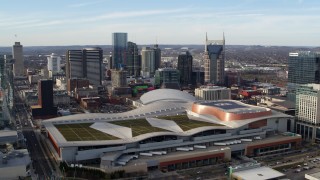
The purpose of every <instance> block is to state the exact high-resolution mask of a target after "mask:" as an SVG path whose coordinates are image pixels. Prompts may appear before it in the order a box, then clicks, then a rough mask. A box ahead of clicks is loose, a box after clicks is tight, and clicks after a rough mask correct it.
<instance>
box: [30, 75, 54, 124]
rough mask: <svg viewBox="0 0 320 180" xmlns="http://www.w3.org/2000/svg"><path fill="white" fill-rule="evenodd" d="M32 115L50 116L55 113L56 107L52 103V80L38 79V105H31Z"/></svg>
mask: <svg viewBox="0 0 320 180" xmlns="http://www.w3.org/2000/svg"><path fill="white" fill-rule="evenodd" d="M31 109H32V116H33V117H39V118H51V117H53V116H56V115H57V107H55V106H54V104H53V81H52V80H39V81H38V105H35V106H31Z"/></svg>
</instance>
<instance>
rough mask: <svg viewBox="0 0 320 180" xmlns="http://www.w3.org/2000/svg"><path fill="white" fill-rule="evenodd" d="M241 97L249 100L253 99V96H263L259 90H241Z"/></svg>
mask: <svg viewBox="0 0 320 180" xmlns="http://www.w3.org/2000/svg"><path fill="white" fill-rule="evenodd" d="M239 94H240V96H241V97H243V98H245V99H247V98H251V96H257V95H261V93H260V92H259V91H257V90H251V89H247V90H244V89H243V90H241V91H240V92H239Z"/></svg>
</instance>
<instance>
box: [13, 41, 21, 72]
mask: <svg viewBox="0 0 320 180" xmlns="http://www.w3.org/2000/svg"><path fill="white" fill-rule="evenodd" d="M12 55H13V59H14V60H15V62H14V65H13V72H14V76H23V75H24V63H23V61H24V60H23V46H22V45H21V44H20V42H15V43H14V45H13V47H12Z"/></svg>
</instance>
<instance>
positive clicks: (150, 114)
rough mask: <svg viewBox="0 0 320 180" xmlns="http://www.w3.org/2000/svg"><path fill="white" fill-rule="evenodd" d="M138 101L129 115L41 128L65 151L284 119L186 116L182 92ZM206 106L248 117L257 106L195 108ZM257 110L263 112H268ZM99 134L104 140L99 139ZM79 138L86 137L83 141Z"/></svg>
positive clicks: (58, 121)
mask: <svg viewBox="0 0 320 180" xmlns="http://www.w3.org/2000/svg"><path fill="white" fill-rule="evenodd" d="M141 101H142V102H143V104H144V105H143V106H141V107H139V108H137V109H134V110H131V111H128V112H123V113H112V114H108V113H88V114H78V115H71V116H62V117H57V118H53V119H49V120H46V121H43V122H42V124H43V125H44V126H45V128H46V129H47V131H48V132H49V133H50V135H51V136H52V137H53V138H54V139H55V141H56V142H57V144H58V146H60V147H68V146H88V145H108V144H110V145H116V144H126V143H131V142H138V141H142V140H144V139H147V138H151V137H155V136H167V135H168V136H170V135H173V136H191V135H193V134H197V133H200V132H203V131H207V130H213V129H231V128H237V127H240V126H243V125H245V124H248V123H250V122H255V121H259V120H261V118H263V119H266V118H273V117H287V115H284V114H282V113H271V112H270V114H268V115H266V116H263V117H262V116H261V117H260V116H259V117H250V118H251V119H250V118H245V119H243V120H241V121H233V120H231V121H221V119H219V118H218V117H216V116H214V115H210V114H201V113H200V114H196V113H195V112H193V113H189V112H192V111H190V110H191V109H192V108H193V103H194V101H195V100H194V97H193V96H191V95H189V94H187V93H185V92H181V91H178V90H172V89H166V90H163V89H160V90H154V91H151V92H148V93H146V94H144V95H143V96H142V97H141ZM205 103H207V104H208V105H209V107H211V108H216V109H219V110H220V111H228V112H231V111H239V110H241V112H242V114H246V113H248V109H252V111H256V110H257V109H258V107H256V106H250V105H246V104H244V103H241V102H237V101H232V100H223V101H216V102H199V103H195V104H204V106H206V105H205ZM223 104H224V105H225V107H224V109H223V108H220V107H221V105H223ZM210 105H212V106H210ZM222 107H223V106H222ZM260 109H261V110H265V109H267V108H259V110H260ZM186 111H187V112H188V117H193V118H192V119H195V120H189V118H186V115H185V114H184V113H185V112H186ZM182 114H184V115H182ZM177 115H182V116H184V117H179V118H175V117H174V116H177ZM230 117H231V116H230ZM289 117H291V116H289ZM138 121H139V122H138ZM73 124H75V125H73ZM77 124H78V125H77ZM139 124H140V125H141V124H143V126H145V125H147V126H148V128H143V127H139ZM68 128H69V129H68ZM70 128H71V129H70ZM72 128H73V129H72ZM61 129H62V131H61ZM78 132H79V133H78ZM81 132H83V133H81ZM101 133H102V134H104V136H101V137H100V134H101ZM82 134H86V135H85V136H83V137H82ZM66 136H70V137H66ZM98 136H99V137H98Z"/></svg>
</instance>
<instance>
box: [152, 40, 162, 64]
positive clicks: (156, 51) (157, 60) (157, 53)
mask: <svg viewBox="0 0 320 180" xmlns="http://www.w3.org/2000/svg"><path fill="white" fill-rule="evenodd" d="M153 50H154V56H155V59H154V61H155V69H159V68H160V66H161V49H160V48H159V46H158V44H155V45H154V46H153Z"/></svg>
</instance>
